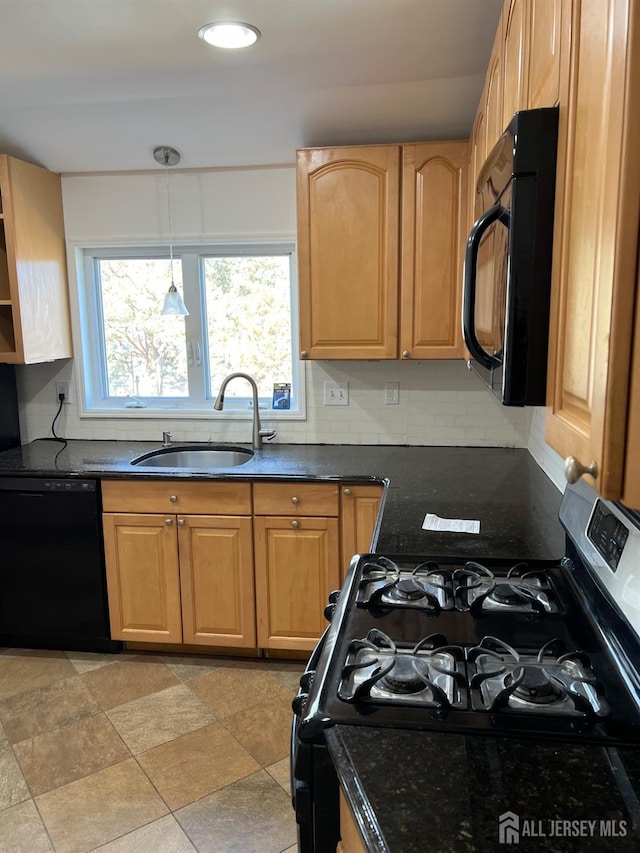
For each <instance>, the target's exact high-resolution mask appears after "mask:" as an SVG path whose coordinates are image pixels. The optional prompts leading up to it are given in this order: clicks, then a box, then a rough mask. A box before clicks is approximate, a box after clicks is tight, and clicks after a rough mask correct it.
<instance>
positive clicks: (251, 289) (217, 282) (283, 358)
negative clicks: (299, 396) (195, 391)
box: [204, 255, 292, 400]
mask: <svg viewBox="0 0 640 853" xmlns="http://www.w3.org/2000/svg"><path fill="white" fill-rule="evenodd" d="M289 263H290V258H289V255H277V256H274V255H261V256H253V255H252V256H245V257H213V258H211V257H210V258H205V259H204V278H205V297H206V312H207V333H208V343H209V366H210V371H211V389H210V393H211V395H212V396H214V397H215V395H216V394H217V393H218V388H219V387H220V383H221V382H222V380H223V379H224V377H225V376H226V375H227V374H228V373H231V372H232V371H235V370H241V371H243V372H245V373H250V374H251V375H252V376H253V377H254V378H255V380H256V382H257V384H258V391H259V393H260V396H261V397H268V398H269V400H271V395H272V392H273V385H274V383H275V382H289V383H290V382H291V373H292V370H291V364H292V362H291V358H292V353H291V285H290V274H289V268H290V267H289ZM249 394H250V391H249V389H248V387H247V385H246V383H244V382H237V383H236V382H233V383H231V384H230V385H229V388H228V391H226V392H225V396H226V397H227V398H229V397H234V396H235V397H247V396H248V395H249Z"/></svg>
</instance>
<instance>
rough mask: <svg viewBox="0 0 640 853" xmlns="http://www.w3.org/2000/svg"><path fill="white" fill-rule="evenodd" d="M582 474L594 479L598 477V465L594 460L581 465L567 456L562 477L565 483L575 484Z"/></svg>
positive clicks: (578, 461) (574, 458) (572, 457)
mask: <svg viewBox="0 0 640 853" xmlns="http://www.w3.org/2000/svg"><path fill="white" fill-rule="evenodd" d="M583 474H590V475H591V476H592V477H593V478H594V479H595V478H596V477H597V476H598V465H597V464H596V462H595V460H594V461H592V462H590V463H589V464H588V465H583V464H582V462H580V460H579V459H576V457H575V456H567V458H566V459H565V460H564V476H565V479H566V481H567V483H577V482H578V480H579V479H580V477H582V475H583Z"/></svg>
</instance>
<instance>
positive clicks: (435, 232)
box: [400, 142, 468, 358]
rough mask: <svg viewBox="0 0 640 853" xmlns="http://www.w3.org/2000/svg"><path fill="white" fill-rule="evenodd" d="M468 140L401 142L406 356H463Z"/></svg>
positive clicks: (403, 341) (403, 349)
mask: <svg viewBox="0 0 640 853" xmlns="http://www.w3.org/2000/svg"><path fill="white" fill-rule="evenodd" d="M467 156H468V144H467V143H466V142H430V143H422V144H419V145H403V147H402V224H403V228H402V273H401V286H400V293H401V308H400V351H401V355H402V357H404V358H408V357H411V358H461V356H462V337H461V330H460V312H461V293H462V285H461V282H462V260H463V250H464V240H465V236H466V224H467V223H466V212H467V208H466V204H467Z"/></svg>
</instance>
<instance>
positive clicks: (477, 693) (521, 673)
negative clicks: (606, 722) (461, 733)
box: [467, 637, 609, 721]
mask: <svg viewBox="0 0 640 853" xmlns="http://www.w3.org/2000/svg"><path fill="white" fill-rule="evenodd" d="M467 661H468V662H469V665H470V667H475V673H474V674H473V675H472V676H471V680H470V683H469V686H470V688H471V704H472V707H473V708H474V710H479V711H491V712H497V711H507V712H515V713H535V714H545V715H553V716H564V717H566V716H569V717H578V718H581V719H583V720H587V721H594V720H595V719H596V718H601V717H606V716H607V715H608V714H609V706H608V705H607V703H606V702H605V700H604V698H603V697H602V695H601V693H602V691H601V688H600V685H599V683H598V681H597V679H596V677H595V674H594V672H593V669H592V668H591V663H590V661H589V658H588V657H587V656H586V655H584V654H582V653H581V652H568V653H567V652H565V651H564V647H563V644H562V643H561V642H560V640H557V639H554V640H550V641H549V642H548V643H545V645H544V646H542V648H541V649H539V650H538V651H537V652H531V651H527V652H518V651H516V650H515V649H514V648H513V647H512V646H510V645H509V644H508V643H505V642H503V641H502V640H498V639H497V638H496V637H484V638H483V640H482V641H481V643H480V645H479V646H475V647H474V648H472V649H469V650H468V651H467ZM470 672H471V669H470Z"/></svg>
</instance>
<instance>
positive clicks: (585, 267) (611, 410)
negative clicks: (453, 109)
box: [546, 0, 640, 498]
mask: <svg viewBox="0 0 640 853" xmlns="http://www.w3.org/2000/svg"><path fill="white" fill-rule="evenodd" d="M636 10H637V4H629V3H628V2H626V0H581V2H575V3H574V7H573V12H574V15H573V21H572V27H571V79H570V86H569V97H568V105H567V109H566V110H561V115H560V119H561V121H560V154H559V159H558V166H559V174H558V181H557V185H558V188H559V189H558V192H559V193H560V194H561V195H560V198H559V199H558V202H561V201H562V199H564V210H563V211H562V210H560V211H559V208H558V206H556V231H555V236H554V239H555V245H554V283H553V293H552V295H553V302H552V323H551V336H550V337H551V342H550V376H549V386H550V403H551V405H552V414H551V415H550V417H549V418H548V419H547V428H546V439H547V441H548V443H549V444H550V445H551V446H552V447H553V448H554V449H555V450H556V451H557V452H558V453H560V455H561V456H565V457H568V456H574V457H576V458H577V459H578V460H579V461H580V462H581V464H582V465H585V466H586V465H589V464H591V463H592V462H593V463H595V467H596V469H597V476H596V477H595V480H594V479H591V478H590V479H589V482H590V483H591V484H592V485H594V486H595V488H596V489H597V490H598V491H599V492H600V493H601V494H602V495H603V496H604V497H610V498H619V497H620V495H621V492H622V475H623V463H624V441H625V426H626V418H627V398H628V381H629V362H630V344H631V334H632V322H633V304H634V293H635V282H636V260H637V237H638V199H639V198H640V158H638V156H637V139H638V131H639V130H640V128H639V119H640V109H639V108H638V92H637V71H638V65H637V63H638V58H639V57H640V46H639V45H638V36H637V34H636V33H637V30H636V29H635V28H634V27H632V26H630V21H629V15H630V14H631V13H632V12H633V13H634V14H635V13H636ZM635 23H638V22H637V21H636V22H635ZM630 33H633V34H634V36H633V43H632V40H631V39H630V38H629V34H630ZM632 66H633V67H632ZM561 99H562V94H561ZM561 103H562V100H561Z"/></svg>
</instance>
